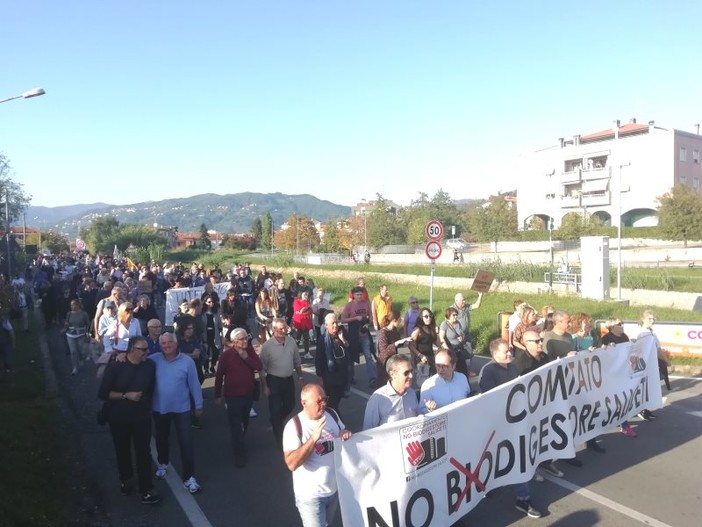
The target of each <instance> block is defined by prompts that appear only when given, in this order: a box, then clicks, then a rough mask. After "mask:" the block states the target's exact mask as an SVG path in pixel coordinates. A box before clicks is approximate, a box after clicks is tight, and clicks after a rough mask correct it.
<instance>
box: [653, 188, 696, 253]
mask: <svg viewBox="0 0 702 527" xmlns="http://www.w3.org/2000/svg"><path fill="white" fill-rule="evenodd" d="M658 203H659V206H658V227H659V230H660V233H661V236H664V237H666V238H668V239H669V240H678V241H680V240H681V241H683V242H684V244H685V247H687V242H688V240H702V196H700V195H699V194H698V193H697V191H695V189H693V188H692V187H688V186H687V185H682V184H678V185H675V186H674V187H673V188H672V189H671V190H670V192H666V193H665V194H663V195H662V196H659V197H658Z"/></svg>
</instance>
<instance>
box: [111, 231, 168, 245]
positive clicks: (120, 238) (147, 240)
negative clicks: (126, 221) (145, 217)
mask: <svg viewBox="0 0 702 527" xmlns="http://www.w3.org/2000/svg"><path fill="white" fill-rule="evenodd" d="M114 245H117V248H118V249H119V250H120V251H124V250H126V249H127V247H129V246H130V245H131V246H134V247H138V248H140V249H145V248H147V247H151V248H152V250H154V249H155V247H164V248H165V247H166V246H167V245H168V242H167V241H166V238H165V237H164V236H163V235H162V234H161V233H160V232H159V231H157V230H156V229H154V228H153V227H147V226H146V225H121V226H120V227H119V228H118V230H117V232H116V234H115V243H114Z"/></svg>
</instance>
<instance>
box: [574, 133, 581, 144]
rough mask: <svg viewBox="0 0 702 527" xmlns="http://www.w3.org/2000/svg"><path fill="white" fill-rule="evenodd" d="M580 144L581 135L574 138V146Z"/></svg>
mask: <svg viewBox="0 0 702 527" xmlns="http://www.w3.org/2000/svg"><path fill="white" fill-rule="evenodd" d="M579 144H580V135H574V136H573V146H578V145H579Z"/></svg>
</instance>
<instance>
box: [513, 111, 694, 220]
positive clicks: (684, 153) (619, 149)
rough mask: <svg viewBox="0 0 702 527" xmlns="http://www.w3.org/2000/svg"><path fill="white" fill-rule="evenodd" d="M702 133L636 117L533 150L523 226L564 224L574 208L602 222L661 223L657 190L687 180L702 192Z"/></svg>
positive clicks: (521, 211) (521, 194)
mask: <svg viewBox="0 0 702 527" xmlns="http://www.w3.org/2000/svg"><path fill="white" fill-rule="evenodd" d="M701 151H702V136H700V135H699V127H698V130H697V133H689V132H684V131H681V130H675V129H666V128H661V127H658V126H656V125H655V123H654V122H653V121H650V122H649V123H648V124H638V123H637V122H636V120H635V119H632V120H631V121H630V122H629V123H627V124H624V125H621V124H620V123H619V121H616V122H615V123H614V126H613V127H612V128H609V129H606V130H602V131H600V132H596V133H593V134H588V135H582V136H581V135H576V136H574V137H573V138H572V139H571V140H564V139H559V140H558V144H556V145H555V146H552V147H548V148H545V149H543V150H539V151H537V152H534V153H533V154H531V155H530V156H527V157H526V158H525V159H524V162H523V163H522V167H523V168H524V169H525V172H524V177H522V178H521V179H520V183H519V185H518V186H517V196H518V200H519V201H518V221H519V227H520V229H528V228H530V226H531V224H532V222H533V220H534V219H535V218H540V219H541V220H542V221H543V222H544V224H545V225H547V226H548V222H549V220H550V219H553V227H554V228H558V226H559V225H560V224H561V222H562V221H563V218H564V217H565V216H566V215H567V214H569V213H577V214H582V215H587V216H590V215H595V216H597V217H598V218H599V219H600V220H601V221H602V223H603V224H604V225H613V226H618V225H619V218H620V217H621V220H622V225H623V226H645V225H655V224H656V223H657V219H656V216H655V214H656V209H657V207H658V200H657V198H658V196H661V195H662V194H665V193H666V192H668V191H669V190H670V189H671V187H673V185H676V184H678V183H682V184H685V185H689V186H690V187H692V188H694V189H695V190H697V192H700V191H701V189H702V187H701V185H700V180H701V179H702V165H701V164H700V152H701Z"/></svg>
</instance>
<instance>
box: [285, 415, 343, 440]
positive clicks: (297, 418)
mask: <svg viewBox="0 0 702 527" xmlns="http://www.w3.org/2000/svg"><path fill="white" fill-rule="evenodd" d="M325 411H326V412H327V413H328V414H329V415H331V416H332V418H333V419H334V422H335V423H336V426H338V427H339V428H341V426H339V414H337V413H336V410H334V408H327V409H326V410H325ZM292 420H293V423H295V431H296V432H297V438H298V439H299V440H300V443H302V423H301V422H300V416H299V415H298V414H295V415H293V416H292Z"/></svg>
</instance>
